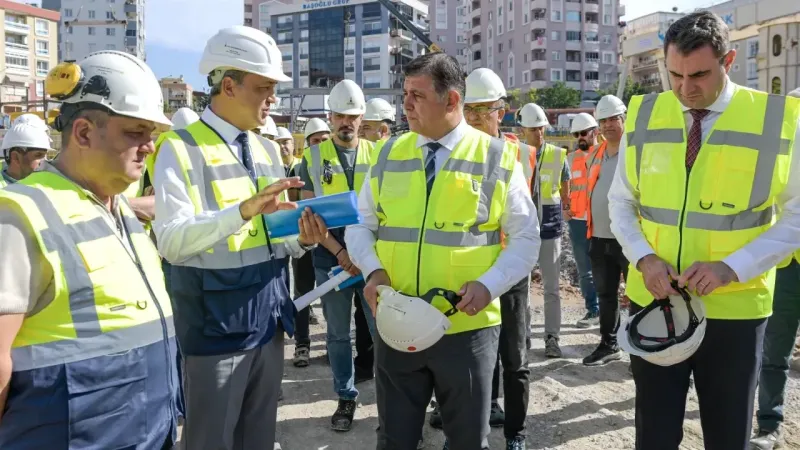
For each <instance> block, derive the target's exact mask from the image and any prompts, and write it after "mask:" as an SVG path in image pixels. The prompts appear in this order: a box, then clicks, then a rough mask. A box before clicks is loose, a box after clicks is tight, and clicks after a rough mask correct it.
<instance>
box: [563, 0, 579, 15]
mask: <svg viewBox="0 0 800 450" xmlns="http://www.w3.org/2000/svg"><path fill="white" fill-rule="evenodd" d="M580 10H581V2H580V1H569V0H567V1H566V2H564V12H565V13H566V12H567V11H580Z"/></svg>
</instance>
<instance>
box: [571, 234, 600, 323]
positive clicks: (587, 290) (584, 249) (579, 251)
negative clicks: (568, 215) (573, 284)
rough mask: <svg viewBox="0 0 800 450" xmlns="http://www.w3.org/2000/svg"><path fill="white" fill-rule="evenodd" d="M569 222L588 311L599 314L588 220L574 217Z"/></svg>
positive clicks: (573, 249) (582, 293)
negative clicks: (588, 235) (590, 253)
mask: <svg viewBox="0 0 800 450" xmlns="http://www.w3.org/2000/svg"><path fill="white" fill-rule="evenodd" d="M567 224H568V225H569V239H570V241H572V253H573V254H574V255H575V264H576V265H577V266H578V279H579V280H580V286H581V295H583V299H584V301H585V302H586V311H587V312H590V313H592V314H597V313H598V312H599V311H600V307H599V306H598V304H597V293H596V292H595V290H594V280H592V264H591V263H590V262H589V239H587V238H586V221H585V220H577V219H572V220H570V221H568V222H567Z"/></svg>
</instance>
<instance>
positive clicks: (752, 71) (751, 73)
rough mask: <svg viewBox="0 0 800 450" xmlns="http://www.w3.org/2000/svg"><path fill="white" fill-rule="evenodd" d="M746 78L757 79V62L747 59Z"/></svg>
mask: <svg viewBox="0 0 800 450" xmlns="http://www.w3.org/2000/svg"><path fill="white" fill-rule="evenodd" d="M747 79H748V80H756V79H758V62H756V61H747Z"/></svg>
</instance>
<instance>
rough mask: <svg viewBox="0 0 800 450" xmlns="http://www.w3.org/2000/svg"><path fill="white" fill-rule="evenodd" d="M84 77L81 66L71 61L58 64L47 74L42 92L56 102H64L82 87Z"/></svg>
mask: <svg viewBox="0 0 800 450" xmlns="http://www.w3.org/2000/svg"><path fill="white" fill-rule="evenodd" d="M83 83H84V76H83V71H82V70H81V66H79V65H77V64H75V62H72V61H65V62H62V63H59V64H58V65H57V66H55V67H53V68H52V69H51V70H50V73H48V74H47V79H46V80H45V83H44V90H45V92H47V95H49V96H50V97H53V98H54V99H56V100H64V99H66V98H69V97H72V96H73V95H75V94H76V93H77V92H78V90H80V88H81V87H83Z"/></svg>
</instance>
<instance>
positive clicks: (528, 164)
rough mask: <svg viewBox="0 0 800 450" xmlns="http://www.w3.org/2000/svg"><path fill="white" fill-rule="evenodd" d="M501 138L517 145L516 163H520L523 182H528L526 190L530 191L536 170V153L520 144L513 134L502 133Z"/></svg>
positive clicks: (525, 145)
mask: <svg viewBox="0 0 800 450" xmlns="http://www.w3.org/2000/svg"><path fill="white" fill-rule="evenodd" d="M503 138H504V139H505V140H507V141H509V142H513V143H514V144H517V147H518V148H519V151H518V152H517V161H519V162H521V163H522V173H524V174H525V180H526V181H527V182H528V189H529V190H530V188H531V186H532V185H533V184H532V183H533V172H534V171H535V169H536V152H535V151H533V147H532V146H530V145H528V144H524V143H522V141H520V140H519V137H517V135H516V134H514V133H503Z"/></svg>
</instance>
